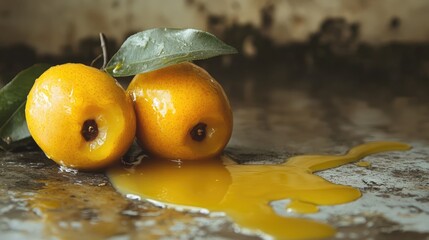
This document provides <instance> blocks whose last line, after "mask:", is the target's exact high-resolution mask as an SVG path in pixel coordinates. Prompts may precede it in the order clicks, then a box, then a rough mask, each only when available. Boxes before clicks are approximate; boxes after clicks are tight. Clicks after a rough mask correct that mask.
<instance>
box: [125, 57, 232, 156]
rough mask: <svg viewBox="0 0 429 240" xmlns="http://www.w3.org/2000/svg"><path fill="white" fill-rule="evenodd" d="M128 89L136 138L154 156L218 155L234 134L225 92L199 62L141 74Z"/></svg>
mask: <svg viewBox="0 0 429 240" xmlns="http://www.w3.org/2000/svg"><path fill="white" fill-rule="evenodd" d="M127 92H128V93H129V94H130V96H131V97H132V99H133V101H134V108H135V111H136V117H137V139H138V141H139V144H140V145H141V146H142V148H143V149H145V150H146V151H148V152H149V154H152V155H155V156H158V157H161V158H168V159H183V160H195V159H205V158H209V157H213V156H216V155H218V154H219V153H220V152H221V151H222V150H223V148H224V147H225V145H226V144H227V143H228V141H229V138H230V137H231V132H232V112H231V107H230V105H229V102H228V99H227V97H226V95H225V92H224V91H223V89H222V87H221V86H220V85H219V83H218V82H216V80H214V79H213V78H212V77H211V76H210V75H209V74H208V73H207V72H206V71H205V70H204V69H202V68H200V67H198V66H197V65H194V64H192V63H188V62H186V63H181V64H176V65H172V66H169V67H166V68H162V69H159V70H156V71H153V72H148V73H143V74H138V75H136V76H135V77H134V79H133V80H132V82H131V83H130V85H129V87H128V89H127Z"/></svg>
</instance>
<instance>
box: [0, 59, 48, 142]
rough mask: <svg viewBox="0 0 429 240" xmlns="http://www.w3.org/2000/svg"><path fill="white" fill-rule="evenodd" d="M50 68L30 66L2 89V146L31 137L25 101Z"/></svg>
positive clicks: (0, 128) (0, 92)
mask: <svg viewBox="0 0 429 240" xmlns="http://www.w3.org/2000/svg"><path fill="white" fill-rule="evenodd" d="M48 68H49V65H46V64H36V65H34V66H32V67H29V68H27V69H25V70H23V71H21V72H20V73H18V75H16V76H15V78H14V79H12V81H10V82H9V83H8V84H7V85H6V86H4V87H3V88H2V89H0V148H2V149H10V148H13V145H14V143H17V142H19V141H21V140H24V139H25V138H29V137H30V133H29V132H28V128H27V123H26V121H25V102H26V100H27V95H28V93H29V92H30V89H31V87H32V86H33V84H34V81H35V80H36V79H37V78H38V77H39V76H40V75H41V74H42V73H43V72H44V71H46V70H47V69H48Z"/></svg>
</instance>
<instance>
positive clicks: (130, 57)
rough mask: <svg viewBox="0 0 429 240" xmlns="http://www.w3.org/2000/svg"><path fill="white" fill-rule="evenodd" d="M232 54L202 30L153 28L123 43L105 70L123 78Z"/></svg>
mask: <svg viewBox="0 0 429 240" xmlns="http://www.w3.org/2000/svg"><path fill="white" fill-rule="evenodd" d="M233 53H237V50H236V49H235V48H233V47H231V46H229V45H227V44H225V43H224V42H222V41H221V40H219V39H218V38H216V37H215V36H214V35H212V34H210V33H207V32H204V31H200V30H195V29H172V28H155V29H150V30H146V31H143V32H139V33H136V34H134V35H132V36H130V37H129V38H128V39H127V40H125V42H124V43H123V44H122V46H121V48H120V49H119V51H118V52H117V53H116V54H115V55H114V56H113V57H112V59H111V60H110V61H109V63H108V64H107V66H106V71H107V72H108V73H110V74H111V75H112V76H114V77H125V76H132V75H136V74H138V73H144V72H149V71H153V70H156V69H159V68H163V67H167V66H169V65H173V64H177V63H180V62H185V61H192V60H199V59H206V58H210V57H214V56H219V55H223V54H233Z"/></svg>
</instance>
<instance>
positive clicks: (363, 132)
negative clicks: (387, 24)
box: [0, 64, 429, 239]
mask: <svg viewBox="0 0 429 240" xmlns="http://www.w3.org/2000/svg"><path fill="white" fill-rule="evenodd" d="M209 71H210V72H211V73H212V75H213V76H214V77H215V78H217V79H218V80H219V81H220V82H221V83H222V84H223V86H224V88H225V90H226V92H227V94H228V96H229V97H230V100H231V103H232V106H233V112H234V132H233V136H232V139H231V141H230V143H229V144H228V147H227V149H226V150H225V152H226V154H228V155H229V156H231V157H232V158H233V159H234V160H236V161H237V162H239V163H241V164H255V163H281V162H283V161H285V159H287V158H288V157H290V156H293V155H300V154H315V153H317V154H341V153H344V152H346V151H347V150H348V149H349V148H351V147H352V146H355V145H358V144H361V143H364V142H368V141H376V140H383V141H401V142H406V143H408V144H410V145H412V146H413V149H412V150H410V151H406V152H390V153H382V154H377V155H373V156H369V157H367V158H365V159H364V161H365V162H368V163H367V164H361V165H360V166H359V165H357V164H348V165H345V166H342V167H339V168H335V169H331V170H326V171H322V172H319V173H318V175H320V176H322V177H323V178H325V179H327V180H329V181H332V182H335V183H339V184H345V185H351V186H353V187H357V188H359V189H360V190H361V191H362V194H363V196H362V197H361V198H360V199H358V200H357V201H355V202H352V203H348V204H343V205H337V206H322V207H320V212H319V213H316V214H307V215H299V217H305V218H311V219H316V220H319V221H324V222H329V223H330V224H332V225H333V226H335V227H336V228H337V230H338V233H337V234H336V236H335V237H334V238H335V239H371V238H372V239H427V238H429V227H428V225H427V222H429V193H428V192H429V191H428V190H429V177H428V176H429V134H428V132H429V104H428V103H429V97H428V96H427V90H429V87H428V86H429V84H428V83H427V81H423V80H421V79H414V78H407V77H406V76H402V75H401V76H396V77H395V79H396V80H392V79H383V78H378V77H374V78H371V79H366V78H364V77H359V76H357V75H356V74H355V73H354V72H350V73H348V74H335V73H334V74H333V73H329V72H313V73H311V74H308V73H306V74H290V72H288V71H287V70H286V68H285V67H284V65H282V64H278V65H272V66H270V67H260V68H257V69H253V70H252V71H250V70H249V68H246V67H245V66H242V68H240V69H236V70H233V69H232V68H228V69H221V71H216V70H211V69H209ZM0 164H1V167H0V238H1V239H23V238H31V239H74V238H75V237H76V236H79V235H82V236H85V237H86V238H88V239H106V238H108V239H142V238H144V239H206V238H209V237H211V238H216V239H258V238H259V237H258V236H254V235H253V236H252V235H245V234H243V233H241V232H240V231H239V229H238V228H237V226H235V225H234V223H233V222H231V221H230V220H229V219H228V218H227V217H225V216H222V215H221V214H205V213H199V212H187V211H184V212H180V211H176V210H174V209H165V208H159V207H157V206H155V205H153V204H151V203H148V202H144V201H138V200H133V199H127V198H125V197H123V196H121V195H120V194H119V193H117V192H116V191H115V190H114V189H113V188H112V186H111V185H110V183H109V182H108V179H107V177H106V176H105V175H104V174H103V173H102V172H100V173H84V172H75V171H70V170H69V169H64V168H60V167H58V166H57V165H55V164H54V163H53V162H52V161H50V160H48V159H47V158H46V157H45V156H44V154H43V153H41V152H38V151H30V152H29V151H21V152H13V153H4V152H1V153H0ZM285 201H287V200H279V201H274V202H272V207H273V209H274V210H275V211H276V212H277V213H278V214H280V215H287V216H289V215H290V213H287V212H285V211H284V205H285Z"/></svg>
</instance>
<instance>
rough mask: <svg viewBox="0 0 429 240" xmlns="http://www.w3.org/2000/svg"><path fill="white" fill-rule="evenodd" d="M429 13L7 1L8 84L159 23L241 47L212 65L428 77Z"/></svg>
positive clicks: (374, 4) (176, 1)
mask: <svg viewBox="0 0 429 240" xmlns="http://www.w3.org/2000/svg"><path fill="white" fill-rule="evenodd" d="M428 13H429V1H427V0H408V1H403V0H377V1H373V0H350V1H343V0H328V1H326V0H265V1H263V0H217V1H209V0H144V1H143V0H122V1H121V0H63V1H59V0H38V1H36V0H13V1H0V87H1V86H2V85H4V84H5V83H7V82H8V81H9V80H10V79H11V78H12V77H13V76H14V75H15V74H16V73H17V72H19V71H20V70H22V69H24V68H26V67H28V66H30V65H32V64H34V63H38V62H47V63H51V64H58V63H64V62H81V63H84V64H90V63H91V61H92V60H93V59H94V58H95V57H96V56H98V55H99V54H100V52H101V50H100V43H99V39H98V33H99V32H103V33H104V34H105V35H106V36H107V38H108V51H109V55H110V56H111V54H113V53H114V52H116V51H117V50H118V48H119V47H120V44H121V43H122V42H123V41H124V40H125V38H126V37H127V36H129V35H130V34H132V33H135V32H139V31H142V30H145V29H149V28H155V27H175V28H197V29H202V30H206V31H209V32H212V33H213V34H215V35H216V36H218V37H219V38H221V39H223V40H224V41H225V42H227V43H228V44H230V45H233V46H234V47H236V48H237V49H238V50H239V54H237V55H234V56H232V57H222V58H214V59H210V60H209V63H212V64H211V66H231V64H235V65H234V66H237V65H239V66H238V68H240V67H241V68H242V69H251V67H250V66H249V64H250V65H252V64H253V65H252V66H256V67H260V66H261V65H266V66H272V65H276V64H277V65H279V69H282V71H284V70H287V71H288V72H291V71H295V72H298V73H309V72H310V73H311V72H312V71H313V72H314V70H315V69H316V70H317V69H322V70H326V69H328V70H329V69H334V70H335V73H337V72H339V71H349V72H350V71H355V72H359V73H363V74H367V73H368V74H367V75H370V76H372V77H374V76H379V75H380V74H381V75H382V77H384V78H397V76H399V75H401V74H402V75H409V74H414V75H418V77H419V78H420V77H424V78H425V79H428V78H429V15H428ZM213 63H215V64H213ZM199 64H201V62H199ZM202 64H206V63H205V62H202ZM209 65H210V64H208V65H207V66H205V67H210V66H209ZM243 67H244V68H243ZM377 74H378V75H377ZM366 78H367V76H363V77H361V79H366Z"/></svg>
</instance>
